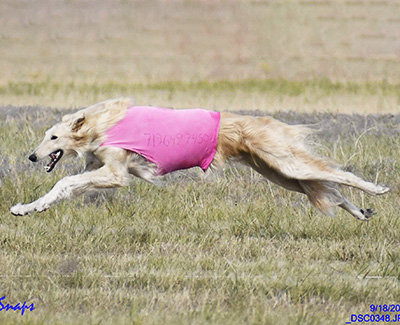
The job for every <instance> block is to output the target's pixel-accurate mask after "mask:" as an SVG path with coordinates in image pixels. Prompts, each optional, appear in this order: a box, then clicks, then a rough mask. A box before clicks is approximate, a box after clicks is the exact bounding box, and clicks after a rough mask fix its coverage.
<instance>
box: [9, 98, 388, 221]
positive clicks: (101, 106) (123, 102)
mask: <svg viewBox="0 0 400 325" xmlns="http://www.w3.org/2000/svg"><path fill="white" fill-rule="evenodd" d="M133 104H134V103H133V100H132V99H131V98H118V99H112V100H108V101H105V102H102V103H98V104H95V105H93V106H90V107H88V108H86V109H83V110H80V111H78V112H76V113H74V114H70V115H66V116H64V117H63V119H62V121H61V122H60V123H58V124H56V125H54V126H53V127H52V128H51V129H49V130H48V131H47V132H46V135H45V137H44V139H43V141H42V143H41V144H40V145H39V146H38V147H37V148H36V150H35V151H34V153H33V154H32V155H30V157H29V159H30V160H31V161H34V162H35V161H38V160H40V159H43V158H45V157H47V156H50V159H51V160H50V163H49V164H48V165H47V166H46V169H47V171H48V172H50V171H51V170H52V169H53V168H54V167H55V165H56V164H57V163H58V162H59V161H60V160H61V158H62V157H65V156H67V155H71V154H74V155H76V154H78V155H79V156H83V155H84V154H85V155H86V160H87V163H86V170H85V172H84V173H83V174H80V175H74V176H68V177H64V178H63V179H61V180H60V181H59V182H57V183H56V185H55V186H54V187H53V188H52V189H51V191H50V192H49V193H47V194H46V195H44V196H43V197H41V198H39V199H38V200H36V201H34V202H32V203H29V204H21V203H19V204H17V205H15V206H13V207H12V208H11V213H12V214H14V215H25V214H28V213H31V212H34V211H38V212H41V211H44V210H46V209H48V208H50V206H52V205H53V204H55V203H57V202H59V201H60V200H62V199H65V198H69V197H73V196H76V195H78V194H81V193H84V192H86V191H88V190H92V189H97V188H112V187H118V186H124V185H127V184H128V182H129V178H130V177H129V176H130V175H134V176H137V177H140V178H142V179H145V180H146V181H149V182H154V180H155V177H156V176H157V175H156V170H157V166H156V165H155V164H154V163H150V162H149V161H147V160H146V159H144V157H142V156H141V155H138V154H137V153H135V152H130V151H127V150H124V149H121V148H116V147H109V146H101V144H102V143H103V141H104V140H105V133H106V131H107V130H109V129H110V128H111V127H112V126H114V125H115V124H116V123H117V122H119V121H120V120H121V119H122V118H123V117H124V116H125V113H126V111H127V109H128V107H131V106H133ZM309 134H310V131H309V129H308V128H306V127H305V126H301V125H287V124H285V123H282V122H279V121H277V120H275V119H273V118H271V117H251V116H239V115H235V114H231V113H221V120H220V126H219V133H218V145H217V151H216V154H215V156H214V159H213V161H212V163H211V166H210V167H211V168H216V167H220V166H222V165H223V164H224V162H225V161H226V160H229V159H231V158H237V159H239V160H240V161H241V162H243V163H245V164H247V165H248V166H250V167H252V168H253V169H255V170H256V171H257V172H259V173H260V174H262V175H263V176H265V177H266V178H267V179H268V180H270V181H271V182H274V183H276V184H278V185H280V186H283V187H284V188H286V189H288V190H292V191H296V192H300V193H304V194H306V195H307V197H308V198H309V200H310V201H311V203H312V204H313V205H314V206H315V207H316V208H317V209H318V210H320V211H321V212H322V213H324V214H327V215H334V212H335V207H336V206H339V207H341V208H343V209H344V210H346V211H347V212H349V213H350V214H352V215H353V216H354V217H355V218H357V219H359V220H368V219H369V218H370V217H371V216H372V215H373V213H374V212H373V210H372V209H368V210H363V209H360V208H358V207H357V206H355V205H354V204H352V203H351V202H349V201H348V200H347V199H346V198H345V197H344V196H343V195H342V194H341V193H340V192H339V190H338V186H337V184H342V185H347V186H352V187H355V188H358V189H361V190H363V191H365V192H366V193H368V194H371V195H380V194H384V193H386V192H388V191H389V188H388V187H385V186H380V185H375V184H373V183H370V182H366V181H364V180H362V179H361V178H359V177H357V176H355V175H354V174H352V173H350V172H346V171H343V170H340V169H339V167H338V166H337V165H335V164H334V163H332V162H330V161H328V160H325V159H322V158H319V157H317V156H315V155H313V154H312V153H310V152H309V150H308V149H307V147H306V145H305V138H306V137H307V136H308V135H309Z"/></svg>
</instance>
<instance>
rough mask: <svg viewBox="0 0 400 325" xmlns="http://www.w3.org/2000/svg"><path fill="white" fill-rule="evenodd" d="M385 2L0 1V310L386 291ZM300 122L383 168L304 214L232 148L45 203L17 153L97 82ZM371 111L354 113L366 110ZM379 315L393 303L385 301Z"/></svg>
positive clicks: (393, 54) (281, 311) (362, 300)
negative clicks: (371, 187)
mask: <svg viewBox="0 0 400 325" xmlns="http://www.w3.org/2000/svg"><path fill="white" fill-rule="evenodd" d="M399 14H400V2H398V1H386V0H385V1H375V0H372V1H358V0H355V1H352V0H351V1H329V2H328V1H258V0H255V1H239V0H237V1H153V0H151V1H125V0H121V1H111V0H101V1H96V2H94V1H75V0H65V1H51V0H32V1H23V0H2V1H0V117H1V118H0V196H1V198H2V200H0V216H1V222H0V298H1V297H2V296H5V297H6V298H5V301H3V303H10V304H16V303H18V302H21V303H23V302H24V301H27V303H28V304H30V303H34V306H35V310H33V311H26V312H25V314H24V315H23V316H21V315H20V313H17V312H13V311H11V310H9V311H5V310H0V324H15V323H22V324H344V323H345V322H348V321H350V317H351V315H352V314H366V313H369V305H370V304H385V303H386V304H400V239H399V238H400V216H399V213H398V207H397V204H398V197H399V194H400V186H399V184H400V168H399V166H398V161H399V160H400V154H399V149H398V148H399V147H400V143H399V142H400V134H399V133H400V109H399V108H400V78H399V75H400V64H399V63H400V56H399V53H400V34H399V28H400V19H399V17H400V15H399ZM122 95H129V96H134V97H135V98H136V100H137V103H138V104H143V105H160V106H165V107H176V108H183V107H203V108H209V109H216V110H221V111H222V110H230V111H235V112H239V113H247V114H253V115H265V114H271V115H273V116H275V117H277V118H279V119H280V120H283V121H286V122H288V123H291V124H293V123H305V124H316V125H317V128H318V129H320V131H319V132H317V133H316V135H314V136H313V141H315V142H316V143H318V144H319V145H318V146H317V147H316V150H317V151H318V152H319V153H320V154H322V155H325V156H327V157H329V158H331V159H333V160H335V161H337V162H339V163H341V164H343V165H344V166H345V168H346V169H349V170H351V171H353V172H354V173H356V174H357V175H360V176H362V177H363V178H365V179H367V180H370V181H374V182H377V183H383V184H386V185H388V186H389V187H391V192H390V193H388V194H387V195H385V196H383V197H370V196H368V195H364V194H363V193H360V192H359V191H357V190H352V189H345V190H344V191H345V192H346V194H347V195H348V196H349V197H350V198H351V199H352V200H353V201H354V202H356V203H357V204H359V205H361V206H363V207H365V208H369V207H374V208H375V210H376V211H377V212H378V214H377V215H376V216H374V217H373V219H372V220H371V221H370V222H368V223H362V222H359V221H357V220H355V219H353V218H352V217H351V216H349V215H347V214H345V213H343V212H342V211H339V212H338V215H337V217H335V218H329V217H325V216H320V215H318V213H317V212H316V210H315V209H313V208H312V207H311V205H310V204H309V203H308V201H307V199H306V198H305V197H304V196H302V195H300V194H296V193H292V192H288V191H286V190H284V189H282V188H280V187H277V186H275V185H273V184H270V183H268V182H266V181H265V180H264V179H262V178H261V177H260V176H259V175H258V174H256V173H254V172H252V171H250V170H249V169H247V168H244V167H242V166H240V165H233V166H230V167H228V166H227V167H226V168H225V169H224V170H222V171H220V172H217V173H215V174H213V175H210V176H209V177H207V178H203V177H202V172H201V171H200V170H196V169H194V170H190V171H185V172H176V173H173V174H172V175H170V176H167V177H165V181H164V185H163V186H160V187H155V186H152V185H150V184H147V183H144V182H142V181H138V180H136V181H133V182H132V185H131V186H129V187H126V188H123V189H119V190H116V191H111V190H110V191H102V192H96V193H90V194H87V195H85V196H83V197H81V198H78V199H75V200H73V201H65V202H63V203H61V204H59V205H57V206H56V207H54V208H52V209H50V210H49V211H46V212H44V213H42V214H34V215H30V216H26V217H14V216H12V215H11V214H10V213H9V209H10V207H11V206H12V205H13V204H15V203H17V202H21V201H22V202H27V201H32V200H34V199H36V198H38V197H39V196H41V195H43V194H44V193H46V192H47V191H48V190H49V189H50V188H51V187H52V186H53V184H54V183H55V182H56V181H57V180H59V179H60V178H61V177H63V176H64V175H71V174H74V173H78V172H80V171H81V169H82V167H83V166H82V165H83V162H82V161H80V160H73V159H68V160H66V161H64V162H62V163H60V164H59V165H58V166H57V167H56V169H55V170H54V172H52V173H51V174H47V173H45V171H44V169H43V166H42V165H41V164H38V165H35V164H31V163H30V162H29V161H28V159H27V157H28V155H29V153H31V151H32V149H33V148H35V147H36V146H37V144H38V143H39V141H40V139H41V138H42V136H43V132H44V131H45V130H46V129H47V128H48V127H50V126H51V125H52V124H53V123H55V122H56V121H58V120H59V119H60V118H61V116H62V115H63V114H65V113H67V112H69V111H70V110H73V109H76V108H78V107H83V106H85V105H89V104H92V103H95V102H97V101H100V100H104V99H107V98H111V97H119V96H122ZM366 114H369V115H366ZM391 316H392V317H394V313H391Z"/></svg>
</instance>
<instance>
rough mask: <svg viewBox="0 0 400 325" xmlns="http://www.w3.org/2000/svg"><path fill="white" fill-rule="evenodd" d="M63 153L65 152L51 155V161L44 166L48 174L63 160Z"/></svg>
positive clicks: (59, 151) (60, 151) (58, 151)
mask: <svg viewBox="0 0 400 325" xmlns="http://www.w3.org/2000/svg"><path fill="white" fill-rule="evenodd" d="M63 153H64V152H63V151H62V150H56V151H54V152H52V153H51V154H50V155H49V157H50V159H51V161H50V163H49V164H48V165H46V166H44V168H45V169H46V172H48V173H50V172H51V171H52V170H53V169H54V167H55V166H56V164H57V163H58V161H59V160H60V159H61V157H62V155H63Z"/></svg>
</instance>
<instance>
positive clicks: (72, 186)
mask: <svg viewBox="0 0 400 325" xmlns="http://www.w3.org/2000/svg"><path fill="white" fill-rule="evenodd" d="M127 179H128V178H127V172H126V171H124V170H123V169H121V168H111V167H109V166H103V167H102V168H100V169H98V170H95V171H91V172H87V173H84V174H81V175H74V176H68V177H64V178H63V179H61V180H60V181H58V182H57V183H56V185H54V187H53V188H52V189H51V191H50V192H49V193H47V194H46V195H44V196H43V197H41V198H40V199H38V200H36V201H34V202H32V203H29V204H21V203H18V204H17V205H15V206H13V207H12V208H11V213H12V214H13V215H19V216H22V215H25V214H28V213H32V212H35V211H38V212H41V211H44V210H47V209H48V208H49V207H50V206H51V205H53V204H56V203H57V202H59V201H61V200H63V199H65V198H70V197H74V196H76V195H79V194H82V193H84V192H86V191H88V190H90V189H95V188H110V187H119V186H123V185H125V184H126V183H127Z"/></svg>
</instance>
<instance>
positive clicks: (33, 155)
mask: <svg viewBox="0 0 400 325" xmlns="http://www.w3.org/2000/svg"><path fill="white" fill-rule="evenodd" d="M29 160H30V161H32V162H36V161H37V157H36V155H35V154H34V153H33V154H31V155H30V156H29Z"/></svg>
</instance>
